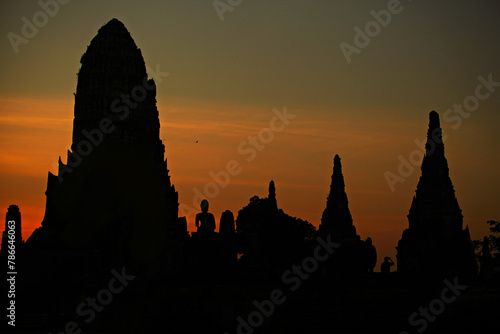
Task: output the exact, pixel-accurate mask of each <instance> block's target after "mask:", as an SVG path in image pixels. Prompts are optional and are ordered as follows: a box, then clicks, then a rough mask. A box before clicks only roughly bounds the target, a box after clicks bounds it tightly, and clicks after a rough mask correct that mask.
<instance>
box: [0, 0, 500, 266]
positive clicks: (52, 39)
mask: <svg viewBox="0 0 500 334" xmlns="http://www.w3.org/2000/svg"><path fill="white" fill-rule="evenodd" d="M231 4H232V5H231ZM216 7H217V9H216ZM44 8H45V9H44ZM499 10H500V4H499V3H498V2H496V1H465V0H464V1H439V2H438V1H423V0H421V1H409V0H406V1H401V2H398V1H394V0H392V1H374V0H373V1H352V0H351V1H347V0H346V1H336V0H323V1H322V0H317V1H306V0H265V1H264V0H255V1H249V0H242V1H238V0H232V1H228V0H220V1H211V0H207V1H199V0H197V1H195V0H182V1H181V0H178V1H97V0H87V1H81V0H72V1H67V0H64V1H63V0H59V2H56V1H55V0H41V1H30V0H26V1H22V2H21V1H14V0H4V1H2V2H0V13H1V14H0V15H1V20H0V36H2V39H1V43H0V187H1V189H2V191H1V192H0V211H1V210H4V212H6V211H7V208H8V206H9V205H10V204H16V205H18V206H19V207H20V210H21V214H22V224H23V238H24V239H25V240H26V239H27V238H28V237H29V235H30V234H31V233H32V231H33V230H34V229H35V228H37V227H39V226H40V223H41V221H42V219H43V214H44V209H45V195H44V192H45V190H46V184H47V174H48V172H49V171H51V172H52V173H56V172H57V170H56V166H57V160H58V158H59V156H61V157H63V161H64V160H65V156H66V150H67V149H68V148H69V147H70V145H71V134H72V120H73V106H74V97H73V93H74V92H75V90H76V83H77V76H76V73H77V72H78V70H79V67H80V62H79V61H80V58H81V56H82V54H83V53H84V52H85V50H86V48H87V46H88V45H89V43H90V41H91V40H92V38H93V37H94V36H95V35H96V34H97V30H98V29H99V28H100V27H101V26H102V25H104V24H105V23H107V22H108V21H109V20H111V19H112V18H117V19H119V20H120V21H122V22H123V23H124V24H125V26H126V27H127V29H128V30H129V32H130V33H131V35H132V37H133V38H134V40H135V42H136V44H137V46H138V47H139V48H140V49H141V51H142V54H143V56H144V59H145V62H146V65H147V66H148V67H149V69H148V73H149V75H150V76H153V72H154V70H156V71H159V72H168V76H166V77H164V78H161V79H162V80H161V82H159V80H156V83H157V91H158V94H157V101H158V110H159V113H160V122H161V135H160V136H161V139H162V140H163V142H164V144H165V146H166V154H165V157H166V158H168V168H169V169H170V175H171V180H172V182H173V184H174V185H175V186H176V189H177V190H178V192H179V200H180V203H181V214H183V213H184V214H185V215H187V218H188V227H189V229H190V230H194V229H195V228H194V216H193V214H192V212H193V210H194V209H195V208H196V205H197V204H196V194H197V193H198V192H201V193H202V194H203V195H205V196H204V197H206V198H208V199H209V201H210V211H211V212H213V213H214V215H215V216H216V220H217V222H218V219H219V217H220V215H221V213H222V212H223V211H224V210H227V209H229V210H231V211H233V213H235V215H236V214H237V212H238V210H240V209H241V208H242V207H244V206H245V205H246V204H247V203H248V201H249V199H250V198H251V197H252V196H254V195H257V196H259V197H266V196H267V188H268V183H269V181H270V180H274V181H275V183H276V193H277V199H278V206H279V207H280V208H282V209H283V210H284V211H285V212H286V213H288V214H290V215H292V216H295V217H300V218H302V219H305V220H308V221H309V222H311V223H312V224H313V225H315V226H316V227H317V226H318V225H319V223H320V219H321V214H322V212H323V210H324V209H325V206H326V197H327V195H328V191H329V186H330V181H331V174H332V169H333V157H334V156H335V154H339V155H340V157H341V158H342V165H343V173H344V178H345V184H346V191H347V196H348V199H349V207H350V210H351V214H352V216H353V219H354V225H355V226H356V229H357V232H358V234H359V235H360V236H361V237H362V238H363V239H365V238H367V237H371V238H372V239H373V241H374V245H375V246H376V247H377V249H378V253H379V263H380V261H381V260H380V259H381V258H382V257H383V256H391V257H393V259H395V248H394V247H395V246H396V245H397V242H398V240H399V239H400V237H401V233H402V231H403V230H404V229H405V228H407V227H408V220H407V218H406V215H407V214H408V210H409V208H410V205H411V201H412V198H413V196H414V194H415V193H414V192H415V189H416V185H417V182H418V179H419V177H420V162H421V158H422V153H421V152H422V151H423V141H424V139H425V137H426V132H427V126H428V114H429V112H430V111H431V110H436V111H437V112H438V113H439V114H440V115H441V125H442V128H443V132H444V134H445V135H446V139H445V155H446V157H447V159H448V164H449V167H450V176H451V179H452V182H453V185H454V187H455V191H456V196H457V199H458V202H459V204H460V207H461V209H462V210H463V215H464V227H465V226H469V228H470V231H471V235H472V238H473V239H479V238H482V236H484V235H487V234H489V231H488V226H487V224H486V221H488V220H498V219H500V213H499V211H498V203H499V200H500V195H499V189H500V182H499V177H498V169H499V168H498V167H499V163H500V158H499V154H498V152H499V151H500V132H499V131H498V129H497V127H498V124H499V121H500V116H499V112H498V109H499V108H498V107H499V106H500V62H499V61H498V59H499V56H500V44H499V43H498V36H499V33H500V16H499V15H498V13H499ZM46 13H48V14H46ZM31 24H36V25H34V29H31V30H30V27H29V26H30V25H31ZM488 81H489V82H490V84H489V85H488V87H486V86H485V84H484V82H488ZM496 82H498V84H495V83H496ZM480 85H482V86H481V87H479V86H480ZM478 87H479V88H478ZM478 94H479V95H478ZM464 104H465V105H466V107H467V109H464V108H465V107H463V108H462V111H461V112H459V111H458V108H459V106H460V105H464ZM454 106H455V107H454ZM457 106H458V107H457ZM468 110H469V111H468ZM285 111H286V114H287V115H288V118H285V119H286V122H285V123H283V126H280V127H279V129H280V130H279V131H272V130H269V129H271V128H274V129H278V128H277V127H276V126H274V127H273V126H272V125H273V124H274V125H276V124H278V125H280V124H281V123H279V122H278V123H272V122H274V121H273V119H274V118H275V117H276V115H277V114H280V115H283V114H285ZM445 115H446V117H445ZM271 123H272V124H271ZM259 134H260V135H259ZM259 136H260V137H259ZM249 137H256V138H257V139H258V142H257V145H258V147H259V149H254V151H255V155H253V154H251V153H249V152H250V151H249V149H250V147H251V144H250V143H251V139H249ZM248 160H250V161H248ZM410 160H411V161H413V163H412V162H409V161H410ZM230 161H237V162H238V164H239V166H240V168H241V170H239V173H236V175H231V176H230V179H229V181H228V182H227V184H223V185H219V186H216V187H214V185H215V183H214V180H213V177H212V176H213V175H221V174H223V172H224V171H225V170H226V169H227V163H228V162H230ZM402 161H404V162H402ZM403 165H404V166H403ZM398 169H399V171H398ZM391 173H392V174H391ZM387 175H392V176H398V178H397V180H398V181H397V182H395V183H393V184H392V185H390V184H389V182H388V181H387ZM392 180H394V178H393V179H392ZM210 184H213V185H210ZM2 208H3V209H2ZM196 209H197V208H196Z"/></svg>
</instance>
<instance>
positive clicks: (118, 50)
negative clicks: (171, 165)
mask: <svg viewBox="0 0 500 334" xmlns="http://www.w3.org/2000/svg"><path fill="white" fill-rule="evenodd" d="M80 62H81V68H80V71H79V73H78V83H77V89H76V93H75V108H74V121H73V142H72V144H71V150H72V151H68V156H67V162H66V163H63V162H62V161H61V159H59V172H58V175H53V174H52V173H50V172H49V176H48V181H47V191H46V193H45V194H46V196H47V203H46V211H45V216H44V219H43V222H42V226H41V227H40V228H38V229H37V230H36V231H35V232H34V233H33V234H32V236H31V237H30V239H29V240H28V243H29V245H30V247H31V248H32V249H33V250H37V251H40V250H42V251H43V250H45V251H47V252H51V250H53V249H60V250H65V249H69V250H74V251H75V252H76V251H78V252H79V254H80V256H83V257H84V258H85V259H86V261H89V262H90V263H92V261H94V260H95V259H97V262H99V261H107V262H108V263H114V262H116V263H126V262H129V261H132V262H134V263H136V262H140V263H149V262H152V261H153V262H154V261H158V260H161V257H162V256H164V255H165V253H168V252H171V251H172V250H168V249H167V248H166V247H168V244H169V243H168V242H167V240H169V239H172V238H175V237H176V236H178V235H182V236H183V237H185V236H186V231H185V229H186V227H185V221H184V223H183V221H181V220H178V194H177V192H176V191H175V188H174V186H173V185H172V184H171V182H170V176H169V174H168V172H169V170H168V169H167V162H166V160H165V159H164V153H165V146H164V145H163V143H162V141H161V140H160V121H159V118H158V116H159V114H158V110H157V107H156V85H155V82H154V80H153V79H148V76H147V73H146V67H145V64H144V59H143V57H142V54H141V50H140V49H138V48H137V46H136V44H135V43H134V40H133V39H132V37H131V36H130V33H129V32H128V31H127V29H126V28H125V26H124V25H123V24H122V23H121V22H120V21H118V20H117V19H113V20H111V21H109V22H108V23H107V24H106V25H104V26H103V27H102V28H100V29H99V31H98V34H97V35H96V36H95V37H94V39H93V40H92V41H91V43H90V45H89V46H88V48H87V51H86V52H85V54H84V55H83V56H82V58H81V60H80ZM33 252H35V251H33ZM42 253H43V252H42ZM167 258H171V257H167Z"/></svg>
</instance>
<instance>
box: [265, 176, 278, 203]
mask: <svg viewBox="0 0 500 334" xmlns="http://www.w3.org/2000/svg"><path fill="white" fill-rule="evenodd" d="M267 200H268V203H269V208H270V209H271V210H273V211H278V202H277V201H276V188H275V186H274V181H273V180H271V182H269V196H268V197H267Z"/></svg>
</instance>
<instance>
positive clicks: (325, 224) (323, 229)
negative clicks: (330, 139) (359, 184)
mask: <svg viewBox="0 0 500 334" xmlns="http://www.w3.org/2000/svg"><path fill="white" fill-rule="evenodd" d="M319 233H320V234H321V235H328V234H331V235H332V240H335V241H338V242H342V241H345V240H348V239H355V238H356V228H355V227H354V225H353V223H352V216H351V212H350V211H349V202H348V200H347V194H346V192H345V184H344V176H343V175H342V165H341V163H340V157H339V156H338V155H335V158H334V159H333V174H332V183H331V185H330V194H329V195H328V198H327V201H326V209H325V211H323V216H322V217H321V225H320V226H319Z"/></svg>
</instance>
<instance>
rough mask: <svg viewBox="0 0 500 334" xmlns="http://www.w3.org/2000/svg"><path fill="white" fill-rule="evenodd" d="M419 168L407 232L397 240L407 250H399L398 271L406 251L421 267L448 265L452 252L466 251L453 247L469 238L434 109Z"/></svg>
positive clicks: (402, 267)
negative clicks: (423, 155) (433, 264)
mask: <svg viewBox="0 0 500 334" xmlns="http://www.w3.org/2000/svg"><path fill="white" fill-rule="evenodd" d="M421 170H422V174H421V176H420V179H419V181H418V184H417V190H416V192H415V196H414V197H413V201H412V204H411V207H410V212H409V214H408V222H409V228H408V233H406V237H405V234H403V238H402V239H401V241H400V243H401V244H403V245H407V246H405V247H407V248H408V249H398V270H402V271H404V270H406V269H405V268H407V266H408V258H407V257H408V256H409V255H407V254H412V255H411V256H412V257H413V258H414V260H415V261H417V260H418V261H419V265H420V266H424V265H428V264H429V263H435V264H437V266H442V267H443V268H444V267H446V266H447V265H451V263H452V262H453V261H455V260H453V259H452V257H453V256H455V255H450V254H451V253H453V252H455V253H457V254H458V253H459V252H462V253H463V254H465V253H467V251H466V250H465V249H461V250H459V249H458V248H455V247H458V246H457V245H459V244H460V242H462V243H465V244H467V242H468V241H470V238H469V237H468V236H467V232H468V229H467V228H466V229H465V230H463V216H462V210H461V209H460V206H459V205H458V201H457V198H456V197H455V190H454V188H453V184H452V182H451V179H450V176H449V168H448V162H447V160H446V158H445V156H444V144H443V140H442V129H441V127H440V122H439V114H438V113H437V112H435V111H431V112H430V113H429V129H428V131H427V143H426V155H425V157H424V159H423V161H422V167H421ZM410 239H411V240H410ZM467 240H468V241H467ZM408 245H411V246H408ZM445 245H447V246H445ZM401 247H402V248H404V247H403V246H401ZM444 250H446V252H448V251H449V252H448V253H446V252H444ZM450 252H451V253H450ZM464 252H465V253H464ZM429 254H432V256H430V255H429ZM439 262H441V263H439ZM400 268H401V269H400Z"/></svg>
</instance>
